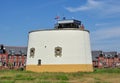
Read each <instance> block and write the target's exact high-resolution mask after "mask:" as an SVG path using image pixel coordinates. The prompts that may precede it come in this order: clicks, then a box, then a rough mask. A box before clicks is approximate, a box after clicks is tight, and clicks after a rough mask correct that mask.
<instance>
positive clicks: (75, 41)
mask: <svg viewBox="0 0 120 83" xmlns="http://www.w3.org/2000/svg"><path fill="white" fill-rule="evenodd" d="M26 70H29V71H34V72H78V71H84V72H91V71H93V67H92V57H91V48H90V39H89V31H88V30H84V26H83V25H82V24H81V21H78V20H74V19H71V20H66V19H65V20H59V21H57V23H56V24H55V27H54V29H52V30H35V31H31V32H29V40H28V52H27V63H26Z"/></svg>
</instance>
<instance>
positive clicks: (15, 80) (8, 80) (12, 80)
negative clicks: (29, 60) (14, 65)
mask: <svg viewBox="0 0 120 83" xmlns="http://www.w3.org/2000/svg"><path fill="white" fill-rule="evenodd" d="M0 83H120V69H95V71H94V72H91V73H90V72H76V73H62V72H58V73H48V72H44V73H35V72H30V71H17V70H0Z"/></svg>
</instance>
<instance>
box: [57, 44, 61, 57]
mask: <svg viewBox="0 0 120 83" xmlns="http://www.w3.org/2000/svg"><path fill="white" fill-rule="evenodd" d="M55 56H56V57H57V56H60V57H61V56H62V48H61V47H59V46H57V47H55Z"/></svg>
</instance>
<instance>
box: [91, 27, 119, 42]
mask: <svg viewBox="0 0 120 83" xmlns="http://www.w3.org/2000/svg"><path fill="white" fill-rule="evenodd" d="M91 36H92V37H93V38H92V39H94V41H100V40H101V41H102V40H107V39H114V38H120V27H109V28H102V29H98V30H97V31H94V32H91Z"/></svg>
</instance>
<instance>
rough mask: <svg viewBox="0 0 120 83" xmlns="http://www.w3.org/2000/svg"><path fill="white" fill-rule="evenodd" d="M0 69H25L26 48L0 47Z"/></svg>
mask: <svg viewBox="0 0 120 83" xmlns="http://www.w3.org/2000/svg"><path fill="white" fill-rule="evenodd" d="M0 47H1V48H0V69H19V68H22V67H25V64H26V58H27V54H26V53H27V47H13V46H3V45H1V46H0Z"/></svg>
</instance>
